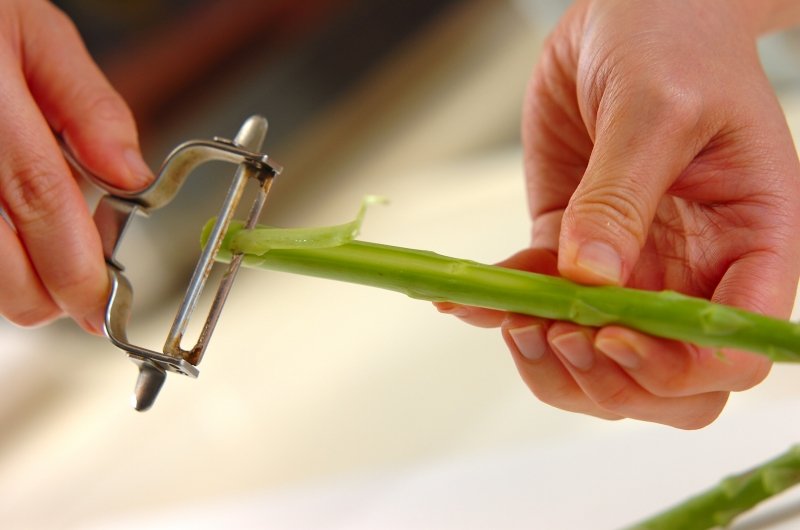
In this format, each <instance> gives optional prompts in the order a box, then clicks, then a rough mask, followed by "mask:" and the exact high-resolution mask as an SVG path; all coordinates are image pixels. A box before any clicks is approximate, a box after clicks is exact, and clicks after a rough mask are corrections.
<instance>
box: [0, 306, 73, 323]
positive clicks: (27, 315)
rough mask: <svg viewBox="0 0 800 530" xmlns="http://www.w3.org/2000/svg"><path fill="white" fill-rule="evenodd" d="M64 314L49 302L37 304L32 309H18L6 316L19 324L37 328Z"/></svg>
mask: <svg viewBox="0 0 800 530" xmlns="http://www.w3.org/2000/svg"><path fill="white" fill-rule="evenodd" d="M62 315H63V312H62V311H61V310H60V309H59V308H58V307H57V306H56V305H55V304H52V303H48V304H40V305H37V306H36V307H34V308H32V309H30V308H29V309H24V310H16V311H13V312H11V313H9V314H7V315H5V316H6V318H7V319H8V320H9V321H11V322H12V323H14V324H16V325H17V326H20V327H23V328H35V327H38V326H43V325H44V324H47V323H49V322H52V321H53V320H55V319H57V318H59V317H61V316H62Z"/></svg>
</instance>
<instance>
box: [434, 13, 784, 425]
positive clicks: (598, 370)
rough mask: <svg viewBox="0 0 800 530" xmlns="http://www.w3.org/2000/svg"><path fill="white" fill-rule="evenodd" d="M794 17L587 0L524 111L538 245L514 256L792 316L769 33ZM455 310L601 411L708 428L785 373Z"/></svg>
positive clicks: (654, 343) (598, 280)
mask: <svg viewBox="0 0 800 530" xmlns="http://www.w3.org/2000/svg"><path fill="white" fill-rule="evenodd" d="M790 21H792V22H794V21H800V2H785V1H783V2H769V1H759V2H755V1H754V2H747V1H739V2H736V1H732V0H585V1H578V2H576V3H575V4H574V5H573V6H572V8H571V9H570V11H569V12H568V13H567V14H566V15H565V17H564V18H563V19H562V20H561V22H560V23H559V25H558V26H557V28H556V29H555V31H554V32H553V33H552V35H551V36H550V37H549V39H548V41H547V43H546V45H545V49H544V51H543V53H542V55H541V57H540V58H539V62H538V64H537V66H536V69H535V71H534V74H533V76H532V79H531V82H530V86H529V90H528V93H527V98H526V102H525V107H524V113H523V122H522V137H523V144H524V148H525V170H526V178H527V188H528V196H529V204H530V213H531V218H532V219H533V221H534V225H533V226H534V228H533V232H532V240H531V248H529V249H526V250H523V251H522V252H520V253H519V254H517V255H515V256H513V257H512V258H510V259H509V260H507V261H505V262H503V263H502V264H501V265H505V266H508V267H512V268H517V269H523V270H530V271H535V272H544V273H548V274H558V275H561V276H564V277H567V278H569V279H571V280H574V281H577V282H579V283H583V284H588V285H607V284H615V285H625V286H628V287H634V288H640V289H651V290H661V289H672V290H675V291H679V292H682V293H686V294H689V295H693V296H701V297H705V298H707V299H711V300H712V301H714V302H718V303H722V304H728V305H731V306H736V307H740V308H743V309H747V310H750V311H756V312H760V313H764V314H768V315H772V316H776V317H781V318H788V317H789V315H790V313H791V309H792V305H793V301H794V297H795V290H796V288H797V283H798V275H800V253H798V249H800V247H798V245H797V244H796V239H797V234H798V233H800V213H799V212H800V193H798V190H800V186H799V185H800V164H798V159H797V153H796V150H795V147H794V144H793V142H792V139H791V136H790V134H789V130H788V127H787V125H786V121H785V118H784V116H783V114H782V111H781V108H780V106H779V105H778V102H777V99H776V97H775V95H774V93H773V91H772V90H771V88H770V86H769V84H768V82H767V79H766V77H765V75H764V72H763V70H762V69H761V66H760V64H759V59H758V56H757V53H756V46H755V40H756V38H757V36H758V35H759V33H761V32H764V31H767V30H770V29H775V28H778V27H782V26H786V25H789V23H790ZM438 308H439V310H440V311H443V312H445V313H451V314H454V315H456V316H458V317H460V318H462V319H463V320H465V321H466V322H468V323H471V324H474V325H478V326H484V327H496V326H499V327H500V328H501V331H502V335H503V338H504V339H505V341H506V343H507V345H508V347H509V349H510V351H511V354H512V356H513V358H514V361H515V363H516V365H517V368H518V370H519V372H520V375H521V376H522V378H523V380H524V381H525V383H527V385H528V386H529V387H530V389H531V391H532V392H533V393H534V394H535V395H536V396H537V397H538V398H539V399H540V400H542V401H543V402H545V403H548V404H550V405H553V406H555V407H558V408H561V409H564V410H568V411H574V412H580V413H585V414H590V415H593V416H597V417H600V418H606V419H619V418H634V419H638V420H645V421H651V422H658V423H663V424H666V425H671V426H674V427H678V428H682V429H696V428H700V427H703V426H705V425H708V424H709V423H711V422H712V421H713V420H714V419H715V418H716V417H717V416H718V415H719V414H720V412H721V411H722V409H723V407H724V405H725V402H726V400H727V398H728V395H729V393H730V392H733V391H741V390H746V389H748V388H751V387H752V386H754V385H756V384H758V383H759V382H761V381H762V380H763V379H764V378H765V377H766V376H767V374H768V373H769V370H770V363H769V361H768V360H767V359H765V358H763V357H760V356H757V355H752V354H748V353H745V352H740V351H734V350H726V351H724V352H723V353H724V356H725V358H726V360H721V359H719V358H718V357H717V356H716V355H715V352H714V351H713V350H711V349H704V348H698V347H696V346H693V345H690V344H686V343H680V342H676V341H669V340H664V339H657V338H653V337H650V336H647V335H643V334H641V333H638V332H634V331H631V330H628V329H625V328H621V327H618V326H607V327H603V328H599V329H596V328H588V327H581V326H578V325H576V324H571V323H566V322H552V321H546V320H544V319H538V318H532V317H526V316H521V315H514V314H503V313H500V312H496V311H489V310H483V309H477V308H471V307H464V306H457V305H454V304H438Z"/></svg>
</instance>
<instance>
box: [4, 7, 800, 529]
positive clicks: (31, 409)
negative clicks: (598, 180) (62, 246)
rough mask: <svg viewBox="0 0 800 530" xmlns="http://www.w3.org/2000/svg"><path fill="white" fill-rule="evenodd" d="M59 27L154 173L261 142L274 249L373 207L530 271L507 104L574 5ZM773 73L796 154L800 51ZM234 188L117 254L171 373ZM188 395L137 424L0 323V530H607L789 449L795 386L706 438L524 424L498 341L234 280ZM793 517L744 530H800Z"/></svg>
mask: <svg viewBox="0 0 800 530" xmlns="http://www.w3.org/2000/svg"><path fill="white" fill-rule="evenodd" d="M56 4H58V5H59V6H60V7H61V8H62V9H64V10H65V11H66V12H67V13H68V14H69V15H70V16H71V17H72V18H73V20H74V21H75V23H76V24H77V26H78V28H79V29H80V31H81V33H82V35H83V36H84V38H85V40H86V43H87V46H88V47H89V49H90V51H91V53H92V54H93V56H94V57H95V58H96V60H97V61H98V63H99V64H100V65H101V67H102V68H103V70H104V71H105V72H106V73H107V75H108V76H109V78H110V80H111V82H112V83H113V84H114V86H115V87H116V88H117V89H118V90H119V91H120V93H121V94H122V95H123V97H125V98H126V100H127V101H128V102H129V104H130V105H131V108H132V109H133V112H134V114H135V116H136V118H137V121H138V124H139V127H140V136H141V140H142V145H143V149H144V152H145V157H146V159H147V160H148V162H149V163H150V165H151V167H153V168H154V169H155V168H157V167H158V166H159V165H160V163H161V161H162V160H163V159H164V157H165V156H166V155H167V154H168V153H169V151H170V150H171V149H172V148H173V147H174V146H175V145H177V144H179V143H181V142H183V141H186V140H189V139H194V138H210V137H212V136H224V137H229V138H230V137H233V136H234V135H235V134H236V131H237V130H238V127H239V125H240V124H241V123H242V121H243V120H244V119H246V118H247V117H248V116H250V115H252V114H262V115H264V116H266V117H267V118H268V119H269V121H270V132H269V134H268V135H267V140H266V143H265V150H266V152H268V153H269V154H270V155H271V156H272V157H273V158H275V159H276V160H278V161H279V162H280V163H281V164H283V165H284V166H285V168H286V170H285V172H284V173H283V175H281V176H280V177H279V180H278V181H277V183H276V185H275V186H274V187H273V192H272V194H271V195H270V198H269V201H268V205H267V208H266V210H265V213H264V214H263V216H262V221H263V222H265V223H267V224H272V225H276V226H314V225H325V224H337V223H341V222H346V221H348V220H350V219H351V218H352V217H353V215H354V214H355V212H356V210H357V208H358V206H359V204H360V200H361V197H362V196H363V195H365V194H379V195H384V196H387V197H389V198H390V199H391V205H389V206H388V207H380V208H379V207H376V208H374V209H373V210H372V211H370V213H369V215H368V217H367V221H366V224H365V227H364V229H363V232H362V239H364V240H370V241H376V242H381V243H386V244H395V245H402V246H408V247H413V248H421V249H427V250H433V251H436V252H439V253H442V254H447V255H452V256H458V257H463V258H470V259H474V260H478V261H483V262H488V263H491V262H496V261H499V260H501V259H503V258H505V257H507V256H508V255H510V254H512V253H514V252H516V251H517V250H519V249H521V248H523V247H525V246H526V244H527V241H528V234H529V231H530V222H529V220H528V218H527V213H526V202H525V197H524V186H523V181H522V168H521V147H520V140H519V120H520V109H521V105H522V96H523V93H524V90H525V85H526V83H527V79H528V76H529V74H530V72H531V70H532V68H533V66H534V64H535V62H536V59H537V56H538V53H539V50H540V48H541V45H542V42H543V39H544V37H545V36H546V35H547V33H548V32H549V31H550V29H551V28H552V26H553V25H554V24H555V23H556V21H557V20H558V18H559V16H560V15H561V14H562V13H563V11H564V10H565V9H566V8H567V7H568V5H569V2H568V1H566V0H563V1H557V0H470V1H460V2H459V1H454V0H407V1H404V2H392V1H388V0H380V1H375V0H372V1H370V0H315V1H310V0H309V1H296V0H295V1H292V0H271V1H268V0H59V1H57V2H56ZM761 52H762V58H763V63H764V66H765V69H766V70H767V72H768V74H769V76H770V79H771V80H772V82H773V85H774V87H775V89H776V91H777V92H778V94H779V97H780V99H781V102H782V104H783V105H784V108H785V110H786V113H787V119H788V121H789V123H790V126H791V127H792V130H793V131H795V132H797V133H800V36H798V33H797V32H787V33H782V34H779V35H775V36H771V37H769V38H766V39H764V40H763V41H762V42H761ZM232 172H233V170H232V168H230V167H228V166H224V165H221V166H220V165H214V164H209V165H207V166H204V167H203V168H201V170H199V171H198V172H197V173H196V175H193V176H192V177H191V179H190V180H189V181H188V182H187V184H186V186H185V187H184V189H183V191H182V192H181V194H180V195H179V196H178V198H177V199H176V200H175V201H174V202H173V203H172V204H171V205H169V206H168V207H166V208H164V209H163V210H159V211H157V212H155V213H154V214H153V215H152V216H151V218H149V219H146V220H145V219H141V220H137V222H136V223H135V224H134V225H133V227H132V228H131V230H130V232H129V234H128V235H127V236H126V239H125V242H124V246H123V248H122V250H121V252H120V254H119V255H118V258H119V260H120V261H121V262H122V263H123V264H125V266H126V268H127V274H128V276H129V278H130V279H131V281H132V283H133V285H134V290H135V306H134V314H133V319H132V322H131V327H130V333H129V336H130V338H131V340H132V341H134V342H136V343H139V344H141V345H143V346H145V347H149V348H151V349H156V350H158V349H160V348H161V344H163V341H164V338H165V337H166V333H167V330H168V329H169V326H170V325H171V323H172V319H173V317H174V313H175V310H176V309H177V305H178V302H179V299H180V297H181V296H182V294H183V289H184V288H185V285H186V282H187V280H188V276H189V274H190V273H191V269H192V268H193V266H194V263H195V261H196V259H197V257H198V255H199V246H198V237H199V233H200V229H201V227H202V225H203V224H204V223H205V221H206V220H207V219H208V218H209V217H211V216H213V215H215V213H216V210H217V208H218V207H219V205H220V203H221V201H222V196H223V193H224V191H225V189H226V188H227V186H228V184H229V182H230V177H231V176H232ZM247 203H248V201H247V198H245V200H243V202H242V204H245V205H246V204H247ZM245 207H246V206H245ZM213 281H214V280H213V278H212V284H213ZM205 301H206V302H207V301H208V300H207V299H206V300H205ZM203 309H204V308H202V307H201V308H200V309H199V310H198V316H202V314H203ZM200 369H201V376H200V378H199V379H197V380H189V379H186V378H180V377H177V376H174V375H170V376H169V377H168V379H167V383H166V385H165V387H164V389H163V390H162V392H161V395H160V397H159V400H158V401H157V403H156V405H155V407H154V408H153V409H152V410H151V411H149V412H147V413H144V414H140V413H136V412H134V411H133V410H132V409H131V408H130V406H129V404H128V396H129V395H130V392H131V390H132V389H133V384H134V381H135V376H136V369H135V367H134V366H133V365H132V364H131V363H130V362H129V361H127V360H126V359H125V357H124V355H122V353H121V352H120V351H119V350H117V349H115V348H114V347H113V346H112V345H111V344H110V343H109V342H108V341H106V340H104V339H101V338H96V337H89V336H88V335H86V334H84V333H82V332H81V331H80V330H79V329H78V328H77V327H76V326H75V325H73V324H72V323H71V322H67V321H60V322H57V323H55V324H53V325H51V326H48V327H45V328H42V329H36V330H22V329H19V328H16V327H14V326H12V325H10V324H8V323H7V322H4V321H3V322H0V389H2V390H1V392H2V394H0V395H1V396H2V399H0V527H1V528H70V529H71V528H219V527H233V528H292V529H295V528H298V529H299V528H548V529H549V528H554V529H571V528H574V529H602V528H609V529H610V528H619V527H621V526H623V525H625V524H627V523H630V522H632V521H634V520H635V519H637V518H641V517H643V516H646V515H648V514H650V513H652V512H653V511H655V510H658V509H660V508H663V507H664V506H666V505H669V504H670V503H673V502H676V501H678V500H680V499H681V498H683V497H684V496H686V495H687V494H689V493H691V492H693V491H697V490H699V489H702V488H704V487H706V486H707V485H709V484H710V483H712V482H713V481H715V480H716V479H718V478H719V477H721V476H723V475H725V474H728V473H730V472H733V471H737V470H740V469H743V468H746V467H748V466H750V465H752V464H754V463H756V462H759V461H761V460H763V459H766V458H769V457H771V456H772V455H774V454H776V453H778V452H780V451H782V450H784V449H785V448H786V447H787V446H788V444H790V443H793V442H796V441H800V426H796V425H795V424H797V422H793V421H786V419H787V418H794V417H797V415H798V413H800V390H798V387H799V386H798V384H797V380H798V377H800V372H798V368H796V367H793V366H777V367H776V368H775V369H774V370H773V373H772V374H771V375H770V377H769V378H768V380H767V381H766V382H765V383H763V384H762V385H760V386H759V387H757V388H756V389H754V390H752V391H749V392H746V393H743V394H741V395H735V396H733V397H732V399H731V402H730V404H729V406H728V408H727V409H726V411H725V413H724V414H723V416H722V418H721V419H720V420H719V421H718V422H716V423H715V424H714V425H712V426H711V427H709V428H707V429H704V430H703V431H700V432H691V433H686V432H678V431H673V430H671V429H668V428H664V427H660V426H657V425H650V424H643V423H636V422H630V421H623V422H617V423H608V422H604V421H601V420H596V419H593V418H588V417H584V416H578V415H573V414H568V413H565V412H560V411H557V410H554V409H551V408H549V407H547V406H545V405H543V404H541V403H539V402H538V401H537V400H536V399H535V398H534V397H533V396H532V395H530V393H529V392H528V390H527V389H526V387H525V386H524V384H523V383H522V382H521V380H520V379H519V377H518V376H517V374H516V370H515V369H514V366H513V363H512V361H511V358H510V356H509V355H508V353H507V350H506V347H505V346H504V344H503V342H502V340H501V338H500V336H499V333H498V332H497V331H496V330H483V329H474V328H470V327H468V326H466V325H463V324H461V323H460V322H458V321H457V320H456V319H455V318H453V317H448V316H445V315H440V314H438V313H437V312H436V311H435V310H434V309H433V308H432V307H430V305H429V304H427V303H425V302H420V301H415V300H411V299H406V298H404V297H402V296H399V295H397V294H394V293H388V292H381V291H377V290H374V289H368V288H364V287H360V286H353V285H347V284H337V283H334V282H327V281H324V280H317V279H310V278H302V277H293V276H289V275H285V274H279V273H271V272H264V271H249V270H245V271H243V272H242V273H241V275H240V278H239V279H238V280H237V283H236V285H235V286H234V289H233V293H232V295H231V297H230V299H229V301H228V304H227V306H226V309H225V311H224V312H223V316H222V319H221V321H220V324H219V326H218V329H217V331H216V333H215V335H214V338H213V340H212V342H211V346H210V348H209V351H208V354H207V355H206V357H205V360H204V362H203V363H202V365H201V366H200ZM796 497H797V496H795V498H791V497H790V498H786V499H783V500H782V501H781V502H780V503H778V504H776V505H775V506H772V507H768V508H767V510H766V511H762V512H763V513H759V514H756V516H754V517H753V518H751V520H748V521H744V522H742V523H740V525H738V526H737V528H740V529H745V528H750V529H755V528H767V527H769V528H800V524H798V523H797V519H796V517H795V515H796V514H797V513H798V509H799V508H798V506H800V505H798V502H797V498H796Z"/></svg>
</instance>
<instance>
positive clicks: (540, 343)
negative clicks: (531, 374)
mask: <svg viewBox="0 0 800 530" xmlns="http://www.w3.org/2000/svg"><path fill="white" fill-rule="evenodd" d="M508 334H509V335H511V340H513V341H514V344H516V345H517V349H518V350H519V352H520V353H521V354H522V356H523V357H525V358H526V359H528V360H529V361H538V360H539V359H541V358H542V356H543V355H544V353H545V352H546V351H547V338H546V337H545V334H544V327H542V325H541V324H533V325H530V326H525V327H524V328H514V329H509V330H508Z"/></svg>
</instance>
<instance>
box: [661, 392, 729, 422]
mask: <svg viewBox="0 0 800 530" xmlns="http://www.w3.org/2000/svg"><path fill="white" fill-rule="evenodd" d="M706 396H707V398H706V399H705V400H704V402H703V403H701V406H700V408H699V410H698V411H697V412H696V413H694V414H689V415H687V416H684V417H682V418H680V419H679V420H678V421H676V422H675V423H672V426H673V427H676V428H678V429H682V430H685V431H696V430H698V429H702V428H703V427H708V426H709V425H711V423H713V422H714V420H716V419H717V418H718V417H719V415H720V414H721V413H722V409H724V408H725V404H726V403H727V402H728V396H729V394H728V392H714V393H711V394H706Z"/></svg>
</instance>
